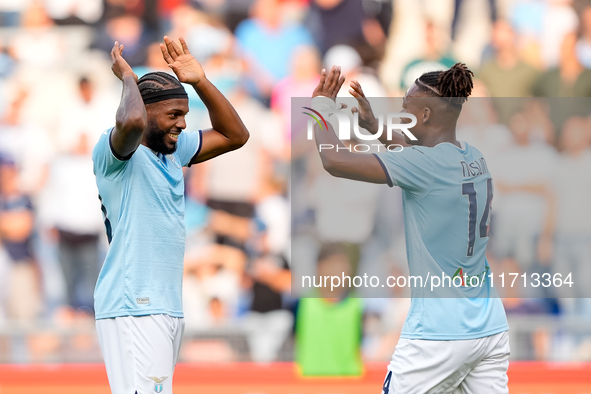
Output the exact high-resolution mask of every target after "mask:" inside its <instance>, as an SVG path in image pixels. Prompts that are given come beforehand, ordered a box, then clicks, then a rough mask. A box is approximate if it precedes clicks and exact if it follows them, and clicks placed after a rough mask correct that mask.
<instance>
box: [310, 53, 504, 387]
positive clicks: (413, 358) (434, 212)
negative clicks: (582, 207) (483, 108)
mask: <svg viewBox="0 0 591 394" xmlns="http://www.w3.org/2000/svg"><path fill="white" fill-rule="evenodd" d="M472 76H473V74H472V72H471V71H470V70H468V69H467V68H466V66H465V65H463V64H461V63H458V64H456V65H454V66H453V67H452V68H451V69H449V70H447V71H434V72H428V73H425V74H423V75H422V76H420V77H419V78H417V79H416V81H415V83H414V84H413V85H412V86H411V87H410V88H409V89H408V91H407V92H406V94H405V96H404V99H403V108H402V112H406V113H409V114H413V115H414V116H415V117H416V119H417V124H416V126H414V127H412V128H411V129H409V130H410V131H411V132H412V134H413V135H414V136H415V137H416V139H417V140H416V141H413V140H410V139H409V138H408V136H405V137H403V136H402V135H396V136H395V137H394V139H393V140H388V139H387V136H386V133H383V135H382V136H381V137H380V142H382V143H383V144H385V145H389V144H401V145H403V147H404V148H403V149H402V151H399V152H390V151H386V150H383V151H382V152H381V153H377V154H369V153H354V152H350V151H348V150H346V149H345V148H344V146H343V144H342V143H341V142H340V141H339V139H338V138H337V136H336V135H335V133H334V130H333V129H332V126H331V125H330V124H329V125H328V127H329V129H328V130H327V129H321V128H320V127H319V126H315V139H316V144H317V146H320V144H329V145H332V146H338V145H340V146H341V147H343V149H338V150H334V149H333V150H330V149H322V150H320V149H319V153H320V157H321V159H322V163H323V166H324V168H325V169H326V170H327V171H328V172H329V173H330V174H332V175H334V176H337V177H343V178H349V179H354V180H359V181H363V182H371V183H385V184H387V185H388V186H390V187H392V186H398V187H400V188H401V189H402V194H403V204H404V208H403V209H404V224H405V230H406V246H407V255H408V264H409V270H410V275H413V276H420V277H422V278H426V277H427V275H429V274H430V275H438V276H441V275H442V273H443V274H445V275H446V276H449V277H453V275H454V273H456V272H457V270H458V269H461V270H462V271H463V272H464V273H467V274H468V276H473V275H480V276H482V273H483V272H487V270H488V267H489V265H488V262H487V259H486V256H485V250H486V245H487V242H488V230H489V223H490V213H491V212H490V207H491V201H492V196H493V188H492V178H491V175H490V173H489V172H488V169H487V168H486V161H485V160H484V158H483V156H482V154H481V153H480V152H479V151H478V150H477V149H476V148H474V147H472V146H470V145H468V144H466V143H463V142H459V141H457V140H456V123H457V120H458V117H459V115H460V112H461V110H462V104H463V103H464V102H465V101H466V100H467V98H468V96H469V95H470V93H471V91H472V86H473V83H472ZM343 82H344V77H343V76H341V75H340V68H339V67H333V68H332V69H331V70H330V72H329V73H328V75H327V73H326V70H323V72H322V75H321V80H320V82H319V84H318V86H317V87H316V89H315V90H314V93H313V98H312V108H313V109H314V110H316V111H318V112H320V113H323V114H330V113H331V112H333V113H334V112H336V111H338V110H339V109H337V106H336V104H335V97H336V95H337V92H338V91H339V89H340V87H341V86H342V84H343ZM349 92H350V93H351V95H353V97H355V98H356V99H357V102H358V106H357V107H355V108H352V109H351V111H352V112H358V113H359V125H360V126H361V127H363V128H365V129H366V130H368V131H369V132H372V133H377V132H378V130H379V127H378V126H379V124H378V123H377V119H376V118H375V116H374V114H373V111H372V109H371V106H370V104H369V101H368V100H367V98H366V97H365V95H364V94H363V90H362V88H361V86H360V85H359V83H358V82H356V81H352V82H351V89H350V90H349ZM329 120H330V118H329ZM405 120H406V119H403V121H405ZM408 122H409V120H408V121H406V122H405V123H408ZM394 134H395V133H394ZM325 146H326V145H325ZM447 286H448V288H447V289H445V290H441V291H440V292H437V291H434V292H432V293H430V291H431V290H430V288H420V287H415V288H413V289H412V300H411V307H410V310H409V312H408V316H407V318H406V321H405V324H404V327H403V329H402V333H401V335H400V340H399V342H398V345H397V346H396V350H395V351H394V355H393V356H392V361H391V362H390V364H389V366H388V372H387V375H386V378H385V381H384V385H383V388H382V394H393V393H404V394H425V393H454V394H455V393H458V394H464V393H465V394H483V393H486V394H504V393H508V389H507V368H508V365H509V338H508V335H507V330H508V325H507V319H506V316H505V310H504V308H503V305H502V303H501V300H500V298H498V296H496V295H495V294H494V289H493V288H492V287H491V286H490V283H488V282H485V283H484V284H483V286H478V287H469V286H459V287H457V288H456V287H454V286H450V285H449V284H447Z"/></svg>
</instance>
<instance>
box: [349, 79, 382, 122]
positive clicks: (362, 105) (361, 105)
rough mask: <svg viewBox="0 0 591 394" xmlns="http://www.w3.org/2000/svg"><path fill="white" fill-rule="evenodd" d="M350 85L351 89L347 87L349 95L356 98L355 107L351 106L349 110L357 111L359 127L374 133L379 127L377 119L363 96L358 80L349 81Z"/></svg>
mask: <svg viewBox="0 0 591 394" xmlns="http://www.w3.org/2000/svg"><path fill="white" fill-rule="evenodd" d="M350 86H351V89H349V93H351V96H353V97H355V99H357V107H353V108H351V112H353V113H355V112H358V113H359V126H360V127H363V128H364V129H366V130H367V131H370V132H373V133H376V132H377V131H378V128H379V124H378V120H377V119H376V117H375V116H374V114H373V110H372V109H371V105H370V104H369V100H367V97H365V94H364V93H363V89H361V85H360V84H359V82H358V81H351V84H350Z"/></svg>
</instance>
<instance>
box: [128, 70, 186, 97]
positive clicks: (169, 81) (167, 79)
mask: <svg viewBox="0 0 591 394" xmlns="http://www.w3.org/2000/svg"><path fill="white" fill-rule="evenodd" d="M137 87H138V88H139V90H140V94H141V95H142V96H143V95H145V94H146V93H153V92H160V91H162V90H168V89H174V88H179V87H182V85H181V83H180V82H179V80H178V79H176V78H175V77H173V76H172V75H170V74H167V73H165V72H162V71H155V72H151V73H147V74H146V75H144V76H143V77H141V78H140V79H139V80H138V81H137Z"/></svg>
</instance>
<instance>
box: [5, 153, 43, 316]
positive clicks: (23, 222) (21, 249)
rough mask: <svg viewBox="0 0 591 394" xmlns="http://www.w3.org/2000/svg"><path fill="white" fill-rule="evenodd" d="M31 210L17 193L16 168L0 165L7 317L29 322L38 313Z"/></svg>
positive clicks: (26, 199)
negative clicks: (7, 263) (6, 259)
mask: <svg viewBox="0 0 591 394" xmlns="http://www.w3.org/2000/svg"><path fill="white" fill-rule="evenodd" d="M34 220H35V217H34V211H33V204H32V202H31V198H30V197H29V196H28V195H26V194H24V193H22V192H21V191H20V190H19V182H18V169H17V167H16V164H15V163H14V162H13V161H11V160H10V159H6V158H3V159H2V161H1V162H0V241H1V242H2V245H3V247H4V249H5V250H6V252H7V254H8V256H9V257H10V261H11V270H10V284H9V290H8V291H9V296H8V315H9V317H11V318H13V319H15V320H16V321H17V322H19V323H29V324H30V323H32V322H33V321H34V319H35V318H37V315H38V314H39V313H40V312H41V306H42V300H41V298H40V295H41V292H40V287H39V280H38V279H39V277H38V270H37V266H36V263H35V259H34V256H33V254H32V250H31V243H32V239H33V224H34Z"/></svg>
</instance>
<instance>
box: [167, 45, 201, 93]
mask: <svg viewBox="0 0 591 394" xmlns="http://www.w3.org/2000/svg"><path fill="white" fill-rule="evenodd" d="M180 42H181V47H179V46H178V45H177V43H176V42H174V41H172V40H171V39H170V38H168V37H167V36H164V43H163V44H162V43H161V44H160V50H161V51H162V56H163V57H164V60H165V61H166V63H167V64H168V67H170V68H171V69H172V71H174V73H175V74H176V76H177V78H178V79H179V81H181V82H184V83H188V84H191V85H195V84H197V83H199V82H200V81H201V80H202V79H204V78H205V73H204V72H203V68H202V67H201V64H199V62H198V61H197V59H195V58H194V57H193V55H191V53H189V48H188V47H187V43H186V42H185V39H184V38H182V37H181V38H180Z"/></svg>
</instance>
